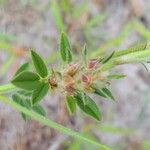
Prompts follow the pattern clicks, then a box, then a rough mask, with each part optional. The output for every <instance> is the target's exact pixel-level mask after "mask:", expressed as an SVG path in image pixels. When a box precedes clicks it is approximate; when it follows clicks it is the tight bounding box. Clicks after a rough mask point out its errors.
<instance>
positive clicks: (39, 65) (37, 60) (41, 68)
mask: <svg viewBox="0 0 150 150" xmlns="http://www.w3.org/2000/svg"><path fill="white" fill-rule="evenodd" d="M31 56H32V61H33V64H34V67H35V69H36V71H37V73H38V74H39V75H40V76H41V77H42V78H44V77H46V76H47V75H48V70H47V67H46V65H45V63H44V60H43V59H42V58H41V57H40V56H39V55H38V54H37V53H36V52H35V51H33V50H31Z"/></svg>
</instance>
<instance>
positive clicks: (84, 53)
mask: <svg viewBox="0 0 150 150" xmlns="http://www.w3.org/2000/svg"><path fill="white" fill-rule="evenodd" d="M82 57H83V60H84V63H85V65H86V64H87V48H86V45H84V48H83V49H82Z"/></svg>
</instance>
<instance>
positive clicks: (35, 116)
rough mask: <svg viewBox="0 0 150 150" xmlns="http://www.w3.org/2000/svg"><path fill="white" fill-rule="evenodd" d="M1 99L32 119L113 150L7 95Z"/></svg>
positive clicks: (0, 96) (104, 149)
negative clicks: (18, 102) (29, 108)
mask: <svg viewBox="0 0 150 150" xmlns="http://www.w3.org/2000/svg"><path fill="white" fill-rule="evenodd" d="M0 100H1V101H2V102H3V103H5V104H7V105H9V106H11V107H13V108H15V109H16V110H18V111H20V112H22V113H24V114H26V115H28V116H30V117H31V118H32V119H34V120H36V121H39V122H40V123H42V124H43V125H46V126H48V127H51V128H53V129H56V130H58V131H60V132H61V133H63V134H66V135H69V136H72V137H74V138H76V139H79V140H81V141H83V142H88V143H90V144H93V145H96V146H97V147H99V148H101V149H102V150H112V149H111V148H109V147H107V146H105V145H103V144H100V143H98V142H96V141H94V140H91V139H89V138H86V137H84V136H83V135H82V134H80V133H78V132H75V131H73V130H71V129H69V128H66V127H64V126H62V125H60V124H58V123H56V122H54V121H52V120H50V119H47V118H45V117H43V116H41V115H39V114H37V113H36V112H33V111H31V110H28V109H27V108H25V107H23V106H21V105H19V104H17V103H16V102H14V101H12V100H10V99H8V98H6V97H5V96H2V95H0Z"/></svg>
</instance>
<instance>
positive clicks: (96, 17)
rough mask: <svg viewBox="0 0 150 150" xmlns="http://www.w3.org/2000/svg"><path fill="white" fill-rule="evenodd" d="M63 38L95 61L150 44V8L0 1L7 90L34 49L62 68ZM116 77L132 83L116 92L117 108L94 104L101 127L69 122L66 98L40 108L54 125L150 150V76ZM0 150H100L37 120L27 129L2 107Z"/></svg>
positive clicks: (139, 1) (127, 68)
mask: <svg viewBox="0 0 150 150" xmlns="http://www.w3.org/2000/svg"><path fill="white" fill-rule="evenodd" d="M62 30H63V31H65V32H66V33H67V34H68V36H69V37H70V40H71V44H72V46H73V51H74V53H77V54H78V53H80V51H81V49H82V47H83V45H84V44H85V43H86V44H87V47H88V49H89V52H90V54H91V56H93V57H94V56H100V55H101V54H103V53H105V52H108V51H112V50H119V49H121V50H122V49H126V48H128V47H131V46H133V45H136V44H138V43H141V42H146V41H149V40H150V0H0V85H2V84H5V83H8V82H9V81H10V79H11V77H12V76H13V74H14V72H15V71H16V69H17V68H18V67H19V66H20V64H22V63H23V62H24V61H25V60H28V59H29V58H28V52H29V49H31V48H32V49H36V50H37V52H39V53H40V54H41V55H42V56H43V57H45V58H46V61H47V63H48V64H49V66H55V65H56V64H57V62H58V60H59V59H60V58H59V54H58V39H59V37H60V33H61V31H62ZM149 68H150V67H148V70H149ZM114 72H120V73H123V74H126V75H127V78H124V79H121V80H120V81H119V80H117V81H113V82H112V84H111V89H112V91H113V93H114V97H115V99H116V102H111V101H109V100H104V99H102V98H99V97H95V99H96V102H97V104H99V107H101V110H102V114H103V119H102V121H101V122H97V121H95V120H93V119H91V118H89V117H87V116H85V115H84V114H83V113H81V112H77V113H76V115H75V116H69V115H68V113H67V112H66V108H65V106H64V100H63V98H62V97H61V95H60V94H57V95H56V94H49V95H48V96H46V98H45V99H44V101H42V103H41V104H42V105H43V106H44V108H45V109H46V112H47V116H48V118H50V119H52V120H54V121H56V122H58V123H61V124H62V125H64V126H66V127H69V128H71V129H74V130H76V131H80V132H82V133H84V134H85V136H86V137H90V138H93V139H95V140H97V141H99V142H102V143H104V144H106V145H109V146H110V147H112V148H113V149H114V150H150V72H149V71H148V72H147V71H146V69H145V68H144V67H143V66H142V65H141V64H137V65H124V66H119V67H117V68H116V69H115V70H114ZM0 150H96V147H94V146H92V145H89V144H87V143H86V144H84V143H81V141H78V140H75V139H72V138H70V137H68V136H66V135H62V134H60V133H59V132H57V131H55V130H53V129H50V128H48V127H46V126H43V125H41V124H39V123H37V122H35V121H33V120H32V121H29V122H24V121H23V119H22V118H21V116H20V114H19V113H18V112H17V111H15V110H14V109H12V108H10V107H8V106H6V105H4V104H3V103H0Z"/></svg>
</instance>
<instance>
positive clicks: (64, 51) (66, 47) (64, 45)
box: [60, 33, 72, 63]
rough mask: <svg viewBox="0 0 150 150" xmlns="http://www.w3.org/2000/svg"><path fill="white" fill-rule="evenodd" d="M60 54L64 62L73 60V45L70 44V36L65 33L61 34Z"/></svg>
mask: <svg viewBox="0 0 150 150" xmlns="http://www.w3.org/2000/svg"><path fill="white" fill-rule="evenodd" d="M60 54H61V58H62V60H63V61H64V62H66V63H69V62H71V61H72V55H71V46H70V43H69V40H68V37H67V36H66V34H65V33H62V34H61V39H60Z"/></svg>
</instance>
